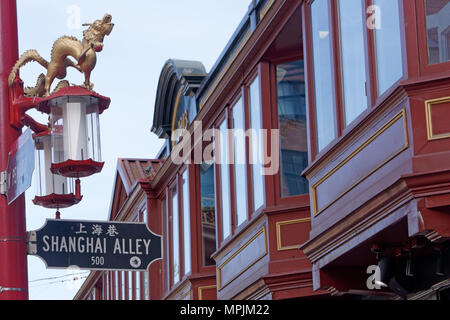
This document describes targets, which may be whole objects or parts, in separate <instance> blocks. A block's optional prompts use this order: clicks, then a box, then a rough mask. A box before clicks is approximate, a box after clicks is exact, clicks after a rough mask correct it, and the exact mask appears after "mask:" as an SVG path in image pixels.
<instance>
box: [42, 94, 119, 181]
mask: <svg viewBox="0 0 450 320" xmlns="http://www.w3.org/2000/svg"><path fill="white" fill-rule="evenodd" d="M109 103H110V99H109V98H106V97H103V96H100V95H98V94H96V93H95V92H92V91H89V90H87V89H86V88H83V87H66V88H64V89H61V90H60V91H58V92H57V93H56V94H54V95H52V96H50V97H48V98H47V99H43V100H41V102H39V104H38V105H37V109H38V110H39V111H42V112H45V113H47V114H49V116H50V132H51V142H52V143H51V154H52V164H51V171H52V172H53V173H54V174H58V175H61V176H65V177H70V178H81V177H87V176H90V175H92V174H95V173H98V172H100V171H101V170H102V168H103V165H104V163H103V162H101V148H100V125H99V114H101V113H103V111H104V110H105V109H106V108H108V106H109Z"/></svg>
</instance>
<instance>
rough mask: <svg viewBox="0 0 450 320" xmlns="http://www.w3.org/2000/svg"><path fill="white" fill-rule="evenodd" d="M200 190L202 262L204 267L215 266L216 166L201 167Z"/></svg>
mask: <svg viewBox="0 0 450 320" xmlns="http://www.w3.org/2000/svg"><path fill="white" fill-rule="evenodd" d="M200 190H201V203H202V204H201V205H202V213H201V214H202V217H201V221H202V262H203V265H204V266H210V265H214V264H215V261H214V259H212V258H211V255H212V254H213V253H214V252H215V251H216V217H215V209H216V208H215V203H216V195H215V191H214V165H212V164H209V165H208V164H207V163H202V164H201V165H200Z"/></svg>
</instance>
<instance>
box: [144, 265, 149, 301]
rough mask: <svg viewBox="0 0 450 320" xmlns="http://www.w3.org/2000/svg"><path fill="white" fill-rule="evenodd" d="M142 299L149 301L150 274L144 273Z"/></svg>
mask: <svg viewBox="0 0 450 320" xmlns="http://www.w3.org/2000/svg"><path fill="white" fill-rule="evenodd" d="M144 298H145V300H150V273H149V272H148V271H145V272H144Z"/></svg>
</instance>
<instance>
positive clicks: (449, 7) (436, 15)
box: [424, 0, 450, 64]
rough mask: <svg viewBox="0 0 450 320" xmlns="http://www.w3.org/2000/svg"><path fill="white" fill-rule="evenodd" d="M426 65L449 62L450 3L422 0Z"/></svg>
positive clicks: (445, 0)
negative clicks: (425, 39) (425, 38)
mask: <svg viewBox="0 0 450 320" xmlns="http://www.w3.org/2000/svg"><path fill="white" fill-rule="evenodd" d="M424 1H425V12H426V28H427V49H428V63H429V64H437V63H443V62H447V61H450V18H449V17H450V1H448V0H424Z"/></svg>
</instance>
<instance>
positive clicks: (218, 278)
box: [217, 226, 268, 290]
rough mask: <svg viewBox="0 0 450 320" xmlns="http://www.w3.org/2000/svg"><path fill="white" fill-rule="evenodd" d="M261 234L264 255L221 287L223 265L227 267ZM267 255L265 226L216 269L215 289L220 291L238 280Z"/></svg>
mask: <svg viewBox="0 0 450 320" xmlns="http://www.w3.org/2000/svg"><path fill="white" fill-rule="evenodd" d="M262 233H264V253H263V254H261V255H260V256H258V257H257V258H256V259H254V260H253V261H252V262H250V263H249V264H248V266H247V267H246V268H245V269H243V270H241V271H239V272H238V273H237V274H236V275H234V276H233V277H232V278H231V279H230V280H229V281H228V282H227V283H225V284H224V285H223V286H222V277H221V273H222V269H223V267H224V266H225V265H227V264H228V263H229V262H230V261H231V260H233V259H234V258H235V257H236V256H237V255H238V254H239V253H241V252H242V250H244V249H245V248H247V247H248V246H249V245H250V244H251V243H252V242H253V241H254V240H255V239H256V238H258V237H259V236H260V235H261V234H262ZM267 253H268V250H267V233H266V226H263V227H262V228H261V229H260V230H259V231H258V232H256V233H255V234H254V235H253V236H252V237H251V238H250V239H249V240H248V241H247V242H246V243H245V244H244V245H243V246H242V247H240V248H239V249H238V250H236V252H234V253H233V254H232V255H231V256H230V257H229V258H227V259H226V260H225V261H224V262H223V263H222V264H221V265H220V266H218V267H217V288H218V290H222V289H223V288H225V287H226V286H227V285H229V284H230V283H231V282H233V281H234V280H235V279H236V278H238V277H239V276H240V275H241V274H243V273H244V272H246V271H247V270H248V269H250V268H251V267H252V266H253V265H254V264H255V263H257V262H258V261H259V260H261V259H262V258H264V257H265V256H266V255H267Z"/></svg>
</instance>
